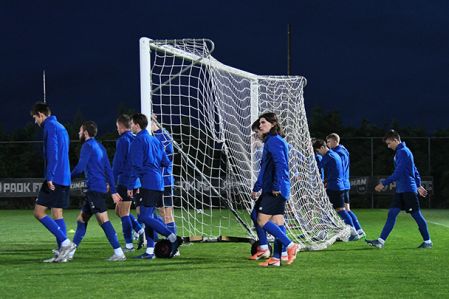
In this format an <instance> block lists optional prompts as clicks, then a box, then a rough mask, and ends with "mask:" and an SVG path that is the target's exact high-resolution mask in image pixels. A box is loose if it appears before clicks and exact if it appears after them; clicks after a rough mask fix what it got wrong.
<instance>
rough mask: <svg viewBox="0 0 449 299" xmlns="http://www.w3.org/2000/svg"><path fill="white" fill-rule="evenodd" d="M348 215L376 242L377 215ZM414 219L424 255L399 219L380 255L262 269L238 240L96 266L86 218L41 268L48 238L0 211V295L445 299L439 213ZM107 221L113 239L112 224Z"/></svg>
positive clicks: (445, 215) (349, 253) (446, 215)
mask: <svg viewBox="0 0 449 299" xmlns="http://www.w3.org/2000/svg"><path fill="white" fill-rule="evenodd" d="M355 212H356V214H357V215H358V217H359V220H360V222H361V224H362V226H363V227H364V229H365V231H366V232H367V233H368V237H369V238H377V237H378V235H379V232H380V230H381V229H382V227H383V224H384V221H385V219H386V215H387V211H386V210H357V211H355ZM76 213H77V211H74V210H72V211H67V212H66V213H65V219H66V222H67V227H68V230H70V229H75V228H76V223H75V217H76ZM424 215H425V217H426V218H427V220H428V221H429V229H430V233H431V237H432V240H433V242H434V248H433V249H431V250H419V249H416V247H417V246H418V245H419V244H420V243H421V237H420V235H419V232H418V229H417V226H416V224H415V222H414V221H413V219H412V218H411V217H410V216H409V215H407V214H405V213H401V214H400V216H399V217H398V221H397V223H396V227H395V229H394V230H393V233H392V234H391V235H390V237H389V239H388V242H387V243H386V247H385V248H384V249H381V250H378V249H374V248H370V247H368V246H367V245H366V244H365V242H364V241H357V242H350V243H337V244H335V245H333V246H332V247H330V248H329V249H327V250H325V251H319V252H301V253H300V254H299V256H298V259H297V261H296V262H295V263H294V264H293V265H291V266H285V267H280V268H269V269H266V268H260V267H258V266H257V263H256V262H252V261H248V260H247V259H246V258H247V257H248V255H249V248H250V246H249V244H242V243H211V244H193V245H190V246H183V247H181V256H180V257H176V258H174V259H171V260H168V259H157V260H152V261H148V260H135V259H132V256H135V255H138V254H140V253H141V252H136V253H133V254H129V255H128V260H127V261H125V262H122V263H110V262H106V261H105V259H106V258H107V257H109V256H110V255H111V254H112V249H111V248H110V247H109V244H108V243H107V240H106V237H105V236H104V234H103V231H102V230H101V228H100V227H99V226H98V225H97V224H96V222H95V220H93V221H91V222H90V223H89V226H88V231H87V234H86V237H85V239H84V240H83V243H82V244H81V246H80V248H79V249H78V251H77V253H76V256H75V259H74V260H73V261H72V262H69V263H64V264H44V263H42V262H41V261H42V260H43V259H45V258H48V257H50V256H51V249H52V248H54V246H55V245H54V241H53V238H52V237H51V235H50V234H49V233H48V232H47V231H46V230H45V228H44V227H43V226H42V225H41V224H39V223H38V222H37V221H36V220H35V219H34V218H33V216H32V213H31V211H0V227H1V229H0V240H1V242H0V290H1V291H0V294H1V296H0V297H2V298H24V297H28V298H44V297H45V298H61V297H64V298H80V297H82V298H86V297H88V298H90V297H97V298H103V297H110V298H119V297H123V298H131V297H132V298H146V297H156V298H174V297H191V298H201V297H206V298H209V297H214V298H234V297H245V298H256V297H257V298H261V297H265V298H266V297H283V298H293V297H295V298H297V297H303V298H309V297H344V298H347V297H395V298H396V297H431V296H432V297H447V296H448V294H449V284H448V283H447V277H448V276H449V268H448V265H449V254H448V249H449V238H448V237H447V235H448V232H449V211H447V210H424ZM110 216H111V218H112V220H113V225H114V227H115V228H116V230H117V231H118V234H119V239H120V241H122V236H121V233H120V232H121V225H120V222H119V219H118V218H117V217H115V216H113V213H110ZM235 225H236V226H238V224H237V223H236V224H235ZM69 237H70V238H72V237H73V233H72V234H69Z"/></svg>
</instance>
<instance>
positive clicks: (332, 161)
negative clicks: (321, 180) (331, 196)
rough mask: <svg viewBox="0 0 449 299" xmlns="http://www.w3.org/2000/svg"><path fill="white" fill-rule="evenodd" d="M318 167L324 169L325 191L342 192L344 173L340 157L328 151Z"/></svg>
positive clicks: (343, 188)
mask: <svg viewBox="0 0 449 299" xmlns="http://www.w3.org/2000/svg"><path fill="white" fill-rule="evenodd" d="M320 167H322V168H324V174H325V176H326V181H327V189H328V190H332V191H343V190H345V185H344V183H343V180H344V173H343V166H342V163H341V159H340V156H339V155H338V154H337V153H336V152H334V151H333V150H329V151H328V152H327V153H326V154H325V155H324V156H323V159H322V160H321V162H320Z"/></svg>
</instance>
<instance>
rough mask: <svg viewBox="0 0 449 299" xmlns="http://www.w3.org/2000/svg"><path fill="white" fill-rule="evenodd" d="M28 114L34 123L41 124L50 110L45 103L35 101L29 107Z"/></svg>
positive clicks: (49, 113)
mask: <svg viewBox="0 0 449 299" xmlns="http://www.w3.org/2000/svg"><path fill="white" fill-rule="evenodd" d="M30 114H31V116H32V117H33V118H34V123H35V124H37V125H38V126H41V125H42V123H43V122H44V121H45V120H46V119H47V117H49V116H50V115H51V110H50V107H49V106H48V104H47V103H44V102H36V103H35V104H34V105H33V107H32V108H31V111H30Z"/></svg>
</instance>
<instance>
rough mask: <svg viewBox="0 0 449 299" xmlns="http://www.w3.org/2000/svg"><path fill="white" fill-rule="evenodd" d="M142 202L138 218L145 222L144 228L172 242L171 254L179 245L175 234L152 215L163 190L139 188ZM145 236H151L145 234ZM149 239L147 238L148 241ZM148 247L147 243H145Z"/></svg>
mask: <svg viewBox="0 0 449 299" xmlns="http://www.w3.org/2000/svg"><path fill="white" fill-rule="evenodd" d="M141 193H142V204H141V205H140V215H139V217H140V219H141V221H142V222H143V223H144V224H145V227H146V228H149V229H152V230H153V231H154V232H157V233H159V234H161V235H163V236H165V237H167V239H168V240H169V241H170V242H171V243H172V252H171V254H170V256H173V255H174V254H175V253H176V251H177V250H178V247H179V242H178V240H177V237H176V235H175V234H173V233H172V232H171V231H170V230H169V229H168V227H167V226H166V225H165V223H163V222H162V221H160V220H158V219H156V218H154V217H153V214H154V209H155V206H156V203H157V202H158V201H160V200H162V196H163V192H162V191H154V190H146V189H141ZM147 237H151V236H149V235H147ZM148 241H149V240H147V243H148ZM147 248H148V245H147Z"/></svg>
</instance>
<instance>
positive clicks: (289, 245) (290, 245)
mask: <svg viewBox="0 0 449 299" xmlns="http://www.w3.org/2000/svg"><path fill="white" fill-rule="evenodd" d="M293 245H295V243H293V242H290V244H288V246H287V248H290V247H292V246H293Z"/></svg>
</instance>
